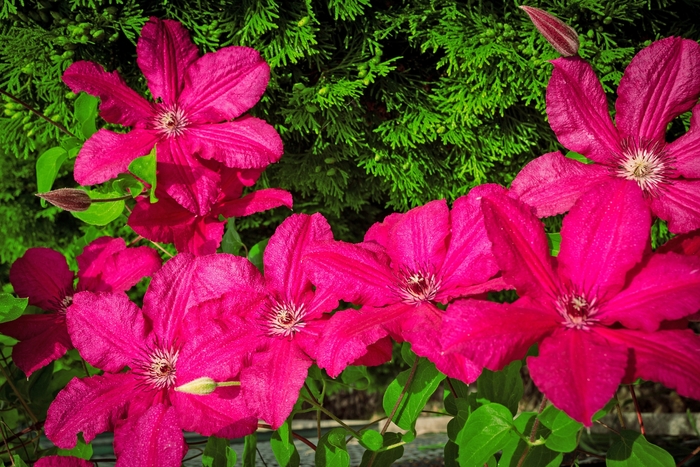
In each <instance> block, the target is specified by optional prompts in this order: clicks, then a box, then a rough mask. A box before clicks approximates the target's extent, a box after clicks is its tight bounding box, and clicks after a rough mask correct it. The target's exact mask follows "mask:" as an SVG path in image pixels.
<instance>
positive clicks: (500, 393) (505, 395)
mask: <svg viewBox="0 0 700 467" xmlns="http://www.w3.org/2000/svg"><path fill="white" fill-rule="evenodd" d="M522 365H523V364H522V362H521V361H520V360H516V361H514V362H513V363H511V364H510V365H508V366H506V367H505V368H503V369H502V370H501V371H491V370H488V369H484V371H483V372H482V373H481V376H479V379H477V380H476V389H477V391H476V397H477V399H486V400H488V401H489V402H496V403H498V404H501V405H504V406H506V407H508V410H510V413H511V414H512V415H513V416H515V414H517V413H518V403H519V402H520V399H522V398H523V379H522V377H521V376H520V368H521V367H522Z"/></svg>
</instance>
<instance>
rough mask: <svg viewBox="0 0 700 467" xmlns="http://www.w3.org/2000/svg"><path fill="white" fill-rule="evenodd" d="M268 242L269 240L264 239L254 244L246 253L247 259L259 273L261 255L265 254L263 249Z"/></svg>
mask: <svg viewBox="0 0 700 467" xmlns="http://www.w3.org/2000/svg"><path fill="white" fill-rule="evenodd" d="M269 241H270V239H269V238H266V239H265V240H263V241H260V242H258V243H256V244H255V245H253V246H252V247H251V248H250V251H249V252H248V259H249V260H250V262H251V263H253V264H254V265H255V267H256V268H258V269H259V270H260V272H263V253H265V247H266V246H267V242H269Z"/></svg>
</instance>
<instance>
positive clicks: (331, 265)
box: [302, 241, 396, 306]
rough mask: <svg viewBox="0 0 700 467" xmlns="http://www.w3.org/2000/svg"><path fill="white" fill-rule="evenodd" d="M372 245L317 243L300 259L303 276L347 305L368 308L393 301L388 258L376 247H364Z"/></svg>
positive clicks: (381, 249)
mask: <svg viewBox="0 0 700 467" xmlns="http://www.w3.org/2000/svg"><path fill="white" fill-rule="evenodd" d="M371 244H372V242H370V243H369V244H366V245H363V244H357V245H355V244H351V243H345V242H339V241H333V242H324V243H319V244H318V245H317V246H315V247H313V248H312V249H311V251H310V252H309V253H308V254H307V255H306V256H305V257H304V258H303V259H302V261H303V263H304V268H305V270H306V273H307V274H308V275H309V276H310V277H311V282H312V283H313V284H314V285H315V286H316V287H318V288H321V289H327V290H329V293H331V294H333V295H334V296H336V298H338V299H340V300H345V301H346V302H350V303H357V304H368V305H371V306H382V305H386V304H388V303H392V302H395V301H396V297H395V294H394V293H393V292H392V290H393V289H392V287H393V284H394V282H395V281H394V277H393V275H392V271H391V269H389V266H388V265H389V258H388V257H387V255H386V253H384V250H383V248H381V247H379V246H378V245H377V246H378V247H379V248H369V247H367V245H371ZM374 245H376V244H374Z"/></svg>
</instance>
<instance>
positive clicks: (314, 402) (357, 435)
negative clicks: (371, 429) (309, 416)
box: [301, 396, 362, 439]
mask: <svg viewBox="0 0 700 467" xmlns="http://www.w3.org/2000/svg"><path fill="white" fill-rule="evenodd" d="M301 397H302V398H303V399H304V401H306V402H308V403H309V404H311V405H313V406H314V407H316V408H317V409H318V410H320V411H321V412H323V413H324V414H326V415H328V416H329V417H330V418H331V419H332V420H334V421H335V422H336V423H337V424H338V425H340V426H342V427H343V428H345V429H346V430H348V431H349V432H350V433H352V435H353V436H354V437H355V438H357V439H360V438H362V436H360V434H359V433H358V432H357V431H355V430H353V429H352V428H350V427H349V426H348V425H347V423H345V422H344V421H342V420H341V419H339V418H338V417H336V416H335V414H333V412H331V411H330V410H328V409H326V408H325V407H323V406H322V405H321V404H319V403H318V402H316V401H315V400H313V399H310V398H308V397H304V396H301Z"/></svg>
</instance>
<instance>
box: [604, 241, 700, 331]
mask: <svg viewBox="0 0 700 467" xmlns="http://www.w3.org/2000/svg"><path fill="white" fill-rule="evenodd" d="M698 290H700V258H696V257H692V256H682V255H678V254H675V253H667V254H665V255H661V254H654V255H652V256H651V257H650V258H649V261H648V262H647V263H645V264H644V266H643V268H642V269H641V271H639V273H638V274H636V275H635V276H634V277H632V278H631V281H630V283H629V285H628V286H627V287H626V288H625V289H624V290H623V291H622V292H620V293H619V294H617V295H616V296H615V297H614V298H613V299H612V300H610V301H609V302H607V303H605V304H603V305H602V306H601V310H600V319H601V320H602V322H603V323H605V324H612V323H613V322H615V321H618V322H620V323H622V325H623V326H624V327H626V328H631V329H641V330H643V331H646V332H653V331H656V330H657V329H658V327H659V325H660V324H661V322H662V321H664V320H675V319H680V318H684V317H686V316H688V315H691V314H693V313H695V312H696V311H698V310H700V293H698Z"/></svg>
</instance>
